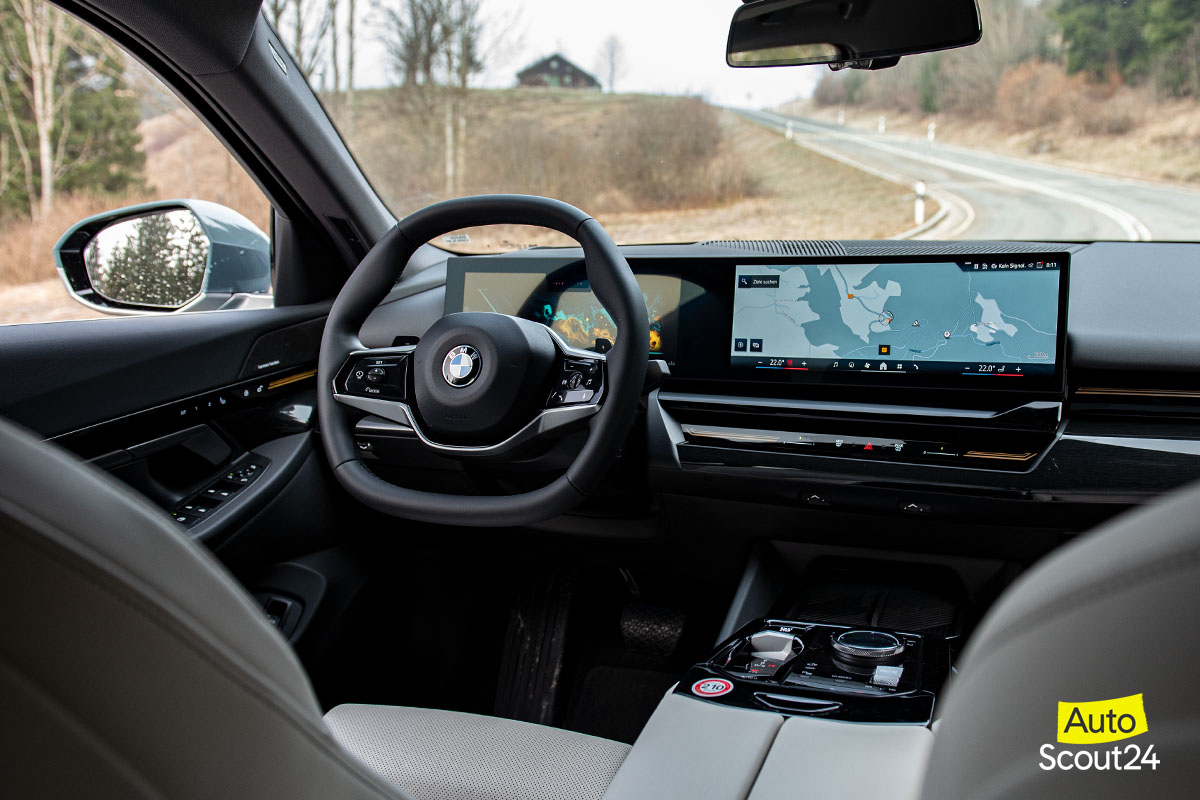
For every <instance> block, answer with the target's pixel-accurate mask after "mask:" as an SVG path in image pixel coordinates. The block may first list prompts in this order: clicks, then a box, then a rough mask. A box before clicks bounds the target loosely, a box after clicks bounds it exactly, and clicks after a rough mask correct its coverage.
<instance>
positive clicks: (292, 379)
mask: <svg viewBox="0 0 1200 800" xmlns="http://www.w3.org/2000/svg"><path fill="white" fill-rule="evenodd" d="M316 375H317V371H316V370H315V369H310V370H309V371H308V372H297V373H296V374H295V375H288V376H287V377H286V378H277V379H276V380H273V381H271V382H270V383H268V384H267V391H270V390H271V389H278V388H279V387H280V386H287V385H288V384H289V383H296V382H298V381H302V380H305V379H306V378H314V377H316Z"/></svg>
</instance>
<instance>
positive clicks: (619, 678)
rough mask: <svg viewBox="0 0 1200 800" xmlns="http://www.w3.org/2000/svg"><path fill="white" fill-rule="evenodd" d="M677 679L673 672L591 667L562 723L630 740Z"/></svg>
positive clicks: (598, 734)
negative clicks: (576, 699) (575, 700)
mask: <svg viewBox="0 0 1200 800" xmlns="http://www.w3.org/2000/svg"><path fill="white" fill-rule="evenodd" d="M678 679H679V676H678V674H677V673H675V672H660V671H657V670H649V669H634V668H629V667H610V666H600V667H593V668H592V669H590V670H588V672H587V675H586V676H584V679H583V687H582V691H581V692H580V696H579V700H578V701H577V702H576V703H575V704H574V705H573V707H572V708H571V711H570V714H569V715H568V716H567V719H566V721H565V725H564V726H563V727H565V728H568V729H570V730H573V731H578V732H580V733H587V734H591V735H592V736H601V737H603V738H605V739H613V740H615V741H618V742H626V743H628V744H633V740H634V739H636V738H637V735H638V733H640V732H641V730H642V727H643V726H644V725H645V724H646V720H647V719H649V718H650V715H651V714H652V713H654V708H655V706H657V705H658V701H660V700H662V697H663V695H664V694H666V692H667V690H668V689H670V688H671V687H672V686H673V685H674V684H675V681H677V680H678Z"/></svg>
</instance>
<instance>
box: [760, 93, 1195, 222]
mask: <svg viewBox="0 0 1200 800" xmlns="http://www.w3.org/2000/svg"><path fill="white" fill-rule="evenodd" d="M738 113H740V114H742V115H743V116H745V117H747V118H749V119H751V120H753V121H755V122H758V123H759V124H761V125H764V126H766V127H769V128H771V129H773V130H776V131H778V132H780V133H784V132H785V131H786V129H787V124H788V123H789V122H791V125H792V132H793V133H792V135H793V139H794V140H795V141H796V143H797V144H799V145H802V146H804V147H808V148H809V149H812V150H814V151H816V152H818V153H822V154H823V155H827V156H830V157H833V158H837V159H838V160H841V161H844V162H845V163H848V164H850V165H851V166H855V167H858V168H860V169H865V170H867V171H868V172H872V173H873V174H878V175H879V176H880V177H883V178H886V179H888V180H894V181H897V182H902V183H907V184H910V185H911V184H913V183H916V182H917V181H925V182H926V184H927V185H928V187H929V194H930V195H932V196H934V197H936V198H937V199H938V200H939V201H940V202H941V203H942V205H943V207H945V208H946V210H947V214H946V215H945V216H944V217H942V218H940V219H939V220H938V221H937V222H936V224H934V225H932V226H930V227H929V228H927V229H923V230H922V231H920V232H919V233H918V234H917V237H916V238H927V239H966V238H970V239H1026V240H1040V241H1062V240H1068V241H1079V240H1083V241H1091V240H1098V239H1111V240H1124V241H1151V240H1164V241H1170V240H1179V241H1195V240H1198V239H1200V190H1196V189H1188V188H1183V187H1176V186H1170V185H1166V184H1158V183H1151V182H1148V181H1138V180H1132V179H1126V178H1114V177H1108V176H1104V175H1098V174H1095V173H1090V172H1086V171H1083V170H1075V169H1070V168H1065V167H1055V166H1050V165H1046V164H1041V163H1037V162H1033V161H1028V160H1025V159H1021V158H1014V157H1011V156H1003V155H997V154H994V153H989V152H986V151H982V150H973V149H971V148H967V147H959V146H956V145H950V144H942V143H940V142H939V143H931V142H929V141H927V140H926V139H918V138H914V137H910V136H899V135H895V134H879V133H875V132H873V131H871V132H868V131H863V130H859V129H854V128H846V127H840V126H835V125H828V124H824V123H819V122H814V121H812V120H808V119H804V118H802V117H788V116H784V115H782V114H776V113H772V112H767V111H739V112H738Z"/></svg>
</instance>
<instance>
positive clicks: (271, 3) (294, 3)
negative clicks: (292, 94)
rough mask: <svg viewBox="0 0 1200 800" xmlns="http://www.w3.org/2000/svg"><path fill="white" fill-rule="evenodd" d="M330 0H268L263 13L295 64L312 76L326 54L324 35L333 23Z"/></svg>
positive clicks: (333, 5) (307, 75)
mask: <svg viewBox="0 0 1200 800" xmlns="http://www.w3.org/2000/svg"><path fill="white" fill-rule="evenodd" d="M335 7H336V3H335V2H331V0H267V2H266V3H264V4H263V13H264V14H265V15H266V17H267V20H268V21H269V22H270V23H271V25H272V26H274V28H275V32H276V33H278V34H279V38H281V39H283V44H284V46H285V47H287V49H288V51H289V52H290V53H291V54H292V59H293V60H294V61H295V62H296V66H297V67H299V68H300V71H301V72H303V73H304V76H305V77H310V76H311V75H312V74H313V73H314V72H315V71H316V69H317V67H319V66H321V63H322V62H323V61H324V58H325V36H326V34H327V33H328V32H329V27H330V25H332V24H333V17H334V8H335Z"/></svg>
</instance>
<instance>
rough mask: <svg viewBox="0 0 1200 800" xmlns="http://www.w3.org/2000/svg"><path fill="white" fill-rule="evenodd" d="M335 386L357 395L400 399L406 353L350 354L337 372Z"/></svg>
mask: <svg viewBox="0 0 1200 800" xmlns="http://www.w3.org/2000/svg"><path fill="white" fill-rule="evenodd" d="M336 382H337V384H338V389H339V390H341V391H343V392H345V393H346V394H350V395H356V396H358V397H378V398H380V399H383V400H404V399H405V398H406V397H407V391H406V389H405V387H406V385H407V383H408V355H407V354H388V355H352V356H351V357H350V358H349V359H347V361H346V363H345V364H344V365H343V366H342V368H341V370H339V371H338V376H337V378H336Z"/></svg>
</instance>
